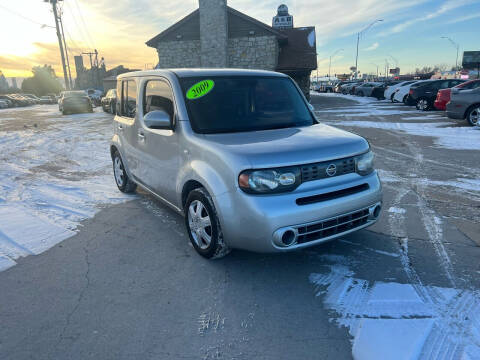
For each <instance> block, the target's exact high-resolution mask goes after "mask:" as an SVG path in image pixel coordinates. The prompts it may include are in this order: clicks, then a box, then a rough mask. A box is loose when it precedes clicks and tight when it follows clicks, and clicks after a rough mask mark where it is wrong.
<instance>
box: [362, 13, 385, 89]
mask: <svg viewBox="0 0 480 360" xmlns="http://www.w3.org/2000/svg"><path fill="white" fill-rule="evenodd" d="M380 21H383V19H377V20H375V21H374V22H372V23H371V24H370V25H368V26H366V27H365V28H364V29H363V30H361V31H359V32H358V33H357V55H356V56H355V80H356V79H357V77H358V45H359V43H360V35H362V34H363V33H364V32H365V31H367V30H368V29H370V28H371V27H372V26H373V25H374V24H375V23H377V22H380Z"/></svg>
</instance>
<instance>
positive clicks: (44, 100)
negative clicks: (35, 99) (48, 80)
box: [40, 95, 55, 105]
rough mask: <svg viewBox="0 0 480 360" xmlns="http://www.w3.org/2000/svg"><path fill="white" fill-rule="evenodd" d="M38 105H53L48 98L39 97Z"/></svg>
mask: <svg viewBox="0 0 480 360" xmlns="http://www.w3.org/2000/svg"><path fill="white" fill-rule="evenodd" d="M40 104H43V105H48V104H55V102H54V101H53V100H52V98H51V97H50V96H46V95H45V96H41V97H40Z"/></svg>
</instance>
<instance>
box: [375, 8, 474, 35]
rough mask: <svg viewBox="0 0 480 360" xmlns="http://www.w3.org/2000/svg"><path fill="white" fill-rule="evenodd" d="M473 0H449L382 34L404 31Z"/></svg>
mask: <svg viewBox="0 0 480 360" xmlns="http://www.w3.org/2000/svg"><path fill="white" fill-rule="evenodd" d="M472 2H474V0H447V1H445V2H444V3H443V4H442V5H441V6H440V7H439V8H438V9H437V10H435V11H433V12H430V13H427V14H425V15H423V16H419V17H416V18H413V19H410V20H407V21H405V22H403V23H400V24H397V25H395V26H394V27H392V28H391V29H389V30H387V31H385V32H383V33H382V34H381V36H388V35H391V34H396V33H400V32H402V31H404V30H405V29H407V28H408V27H410V26H412V25H413V24H416V23H418V22H423V21H429V20H432V19H434V18H436V17H439V16H440V15H443V14H445V13H448V12H450V11H452V10H454V9H457V8H459V7H463V6H465V5H469V4H471V3H472Z"/></svg>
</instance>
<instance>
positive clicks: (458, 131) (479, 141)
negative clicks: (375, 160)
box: [329, 121, 480, 150]
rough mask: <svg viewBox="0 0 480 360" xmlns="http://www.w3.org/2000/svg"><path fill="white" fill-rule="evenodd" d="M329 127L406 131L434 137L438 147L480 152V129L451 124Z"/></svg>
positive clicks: (357, 123) (374, 123) (347, 123)
mask: <svg viewBox="0 0 480 360" xmlns="http://www.w3.org/2000/svg"><path fill="white" fill-rule="evenodd" d="M329 125H335V126H338V125H342V126H354V127H364V128H376V129H382V130H393V131H404V132H406V133H408V134H411V135H418V136H427V137H434V138H435V143H436V145H437V146H440V147H444V148H447V149H455V150H480V128H479V127H470V126H468V127H466V126H465V127H460V126H455V127H452V126H449V125H451V123H392V122H377V121H342V122H341V123H337V122H329Z"/></svg>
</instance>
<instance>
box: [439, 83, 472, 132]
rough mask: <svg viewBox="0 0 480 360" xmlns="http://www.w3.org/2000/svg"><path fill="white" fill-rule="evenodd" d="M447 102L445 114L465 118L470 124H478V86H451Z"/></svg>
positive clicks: (454, 117) (450, 116) (452, 117)
mask: <svg viewBox="0 0 480 360" xmlns="http://www.w3.org/2000/svg"><path fill="white" fill-rule="evenodd" d="M450 97H451V98H450V102H449V103H448V104H447V107H446V109H447V116H448V117H449V118H451V119H466V120H467V121H468V123H469V124H470V125H471V126H475V125H478V123H479V121H478V120H479V117H480V87H476V88H474V89H462V88H453V89H452V91H451V94H450Z"/></svg>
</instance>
